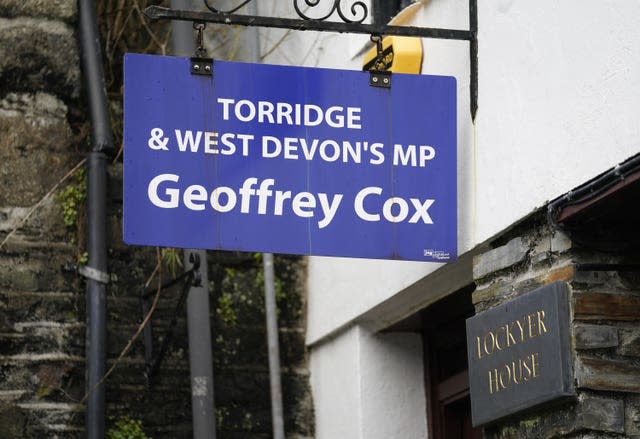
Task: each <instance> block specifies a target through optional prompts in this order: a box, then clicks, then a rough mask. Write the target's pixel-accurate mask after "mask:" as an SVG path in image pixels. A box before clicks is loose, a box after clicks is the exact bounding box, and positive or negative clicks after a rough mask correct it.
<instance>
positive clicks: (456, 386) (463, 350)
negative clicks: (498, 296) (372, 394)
mask: <svg viewBox="0 0 640 439" xmlns="http://www.w3.org/2000/svg"><path fill="white" fill-rule="evenodd" d="M473 290H474V286H473V285H470V286H468V287H466V288H463V289H461V290H459V291H457V292H455V293H453V294H451V295H449V296H447V297H446V298H444V299H442V300H440V301H438V302H436V303H435V304H433V305H431V306H430V307H428V308H427V309H425V310H424V311H423V312H422V316H421V317H422V328H423V329H422V330H423V340H424V352H425V382H426V389H427V398H428V400H427V404H428V413H427V419H428V423H429V437H430V438H434V439H481V438H482V432H481V429H479V428H477V429H474V428H472V426H471V403H470V399H469V376H468V372H467V369H468V366H467V343H466V329H465V320H466V319H467V318H468V317H471V316H472V315H474V308H473V304H472V302H471V293H472V292H473Z"/></svg>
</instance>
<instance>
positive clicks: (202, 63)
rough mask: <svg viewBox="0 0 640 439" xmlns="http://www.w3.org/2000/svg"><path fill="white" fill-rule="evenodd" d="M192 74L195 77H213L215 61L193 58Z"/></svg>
mask: <svg viewBox="0 0 640 439" xmlns="http://www.w3.org/2000/svg"><path fill="white" fill-rule="evenodd" d="M191 73H192V74H194V75H203V76H213V59H211V58H199V57H193V58H191Z"/></svg>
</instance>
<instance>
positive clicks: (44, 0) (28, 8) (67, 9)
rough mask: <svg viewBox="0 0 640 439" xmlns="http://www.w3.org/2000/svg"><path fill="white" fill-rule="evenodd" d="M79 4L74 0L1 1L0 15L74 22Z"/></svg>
mask: <svg viewBox="0 0 640 439" xmlns="http://www.w3.org/2000/svg"><path fill="white" fill-rule="evenodd" d="M76 4H77V2H75V1H73V0H0V15H3V16H5V17H24V16H29V17H43V18H54V19H60V20H64V21H68V22H70V21H74V20H75V17H76V13H77V7H76Z"/></svg>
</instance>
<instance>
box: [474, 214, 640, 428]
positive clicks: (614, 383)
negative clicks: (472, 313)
mask: <svg viewBox="0 0 640 439" xmlns="http://www.w3.org/2000/svg"><path fill="white" fill-rule="evenodd" d="M638 262H640V255H637V254H632V255H630V254H610V253H601V252H597V251H593V250H590V249H588V248H584V247H579V246H577V245H575V244H573V243H572V242H571V240H570V239H569V238H568V237H567V236H566V235H564V234H563V233H562V232H561V231H556V230H552V229H550V228H549V226H548V225H547V224H546V221H545V219H544V217H543V215H534V216H533V217H531V218H530V219H529V220H527V221H526V222H524V223H523V224H521V225H519V226H517V227H515V228H514V229H513V230H512V231H511V232H509V233H507V234H506V235H505V236H503V237H501V238H500V241H497V242H496V243H494V249H493V250H491V251H489V252H486V253H484V254H482V255H479V256H477V257H476V258H475V259H474V277H475V279H476V284H477V289H476V291H475V292H474V294H473V301H474V304H475V307H476V312H481V311H484V310H487V309H490V308H493V307H495V306H497V305H500V304H502V303H505V302H508V301H509V300H511V299H513V298H515V297H518V296H520V295H522V294H524V293H527V292H529V291H532V290H534V289H536V288H538V287H540V286H542V285H546V284H550V283H553V282H556V281H560V282H566V283H567V284H568V285H569V287H570V288H569V290H570V299H569V300H570V308H571V334H572V337H571V338H572V356H573V368H574V377H575V387H576V396H575V397H574V398H570V399H569V400H567V401H561V402H556V403H554V404H549V405H547V406H544V405H543V406H542V407H538V408H537V409H534V410H526V411H524V412H521V413H519V414H516V415H514V416H512V417H510V418H507V419H502V420H498V421H496V422H495V423H494V424H492V425H490V426H487V427H485V429H484V433H485V437H486V438H487V439H506V438H514V439H515V438H532V439H533V438H536V439H539V438H551V437H571V438H596V437H597V438H619V437H640V270H639V266H638Z"/></svg>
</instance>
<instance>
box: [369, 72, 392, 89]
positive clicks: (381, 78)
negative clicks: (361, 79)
mask: <svg viewBox="0 0 640 439" xmlns="http://www.w3.org/2000/svg"><path fill="white" fill-rule="evenodd" d="M369 85H371V86H372V87H380V88H391V72H388V71H383V70H371V76H369Z"/></svg>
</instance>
